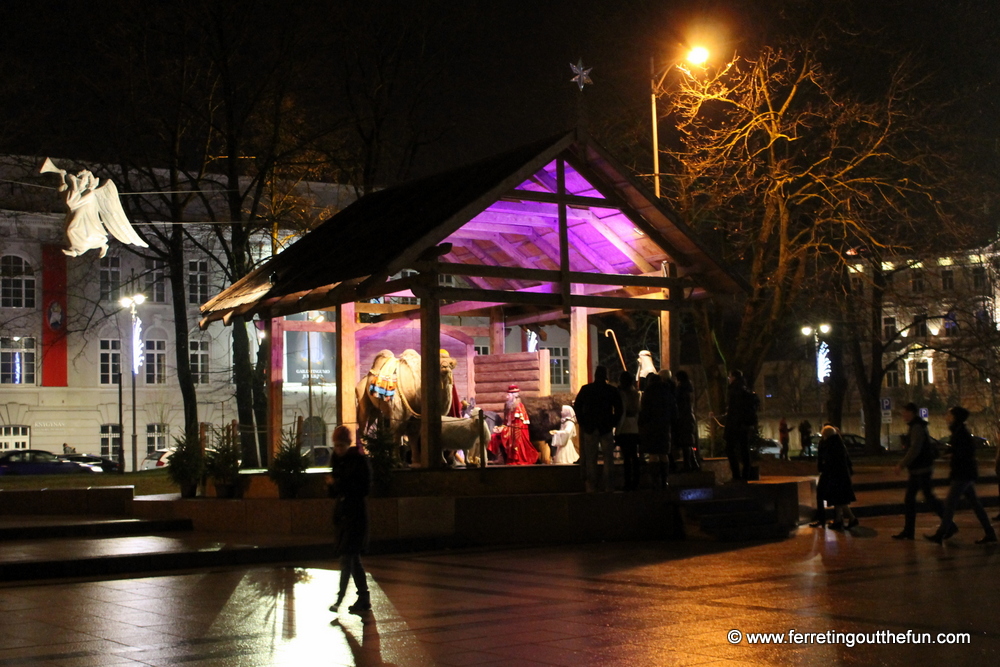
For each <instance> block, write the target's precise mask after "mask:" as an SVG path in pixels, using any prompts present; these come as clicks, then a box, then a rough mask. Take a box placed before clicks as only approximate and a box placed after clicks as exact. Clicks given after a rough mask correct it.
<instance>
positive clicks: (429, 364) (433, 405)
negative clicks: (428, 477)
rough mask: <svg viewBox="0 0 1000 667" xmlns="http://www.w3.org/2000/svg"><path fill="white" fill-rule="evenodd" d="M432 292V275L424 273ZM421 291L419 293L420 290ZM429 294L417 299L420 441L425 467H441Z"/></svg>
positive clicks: (437, 325)
mask: <svg viewBox="0 0 1000 667" xmlns="http://www.w3.org/2000/svg"><path fill="white" fill-rule="evenodd" d="M422 277H426V279H427V281H428V282H429V283H430V285H429V287H430V288H431V289H433V285H434V283H436V282H437V276H436V275H435V274H434V273H429V274H425V275H424V276H422ZM421 291H422V290H421ZM439 307H440V304H439V302H438V299H437V298H436V296H435V295H434V294H433V293H432V294H430V295H428V296H424V297H423V298H421V300H420V312H421V317H420V404H421V417H420V441H421V463H422V464H423V467H424V468H442V467H444V459H443V458H442V457H441V411H442V409H443V407H444V406H443V405H442V403H441V353H440V351H439V350H440V349H441V312H440V311H439V310H438V309H439Z"/></svg>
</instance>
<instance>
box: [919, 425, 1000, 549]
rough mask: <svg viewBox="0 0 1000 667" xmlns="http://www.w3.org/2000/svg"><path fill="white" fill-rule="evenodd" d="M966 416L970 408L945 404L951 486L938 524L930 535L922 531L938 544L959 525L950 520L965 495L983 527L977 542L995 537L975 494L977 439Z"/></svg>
mask: <svg viewBox="0 0 1000 667" xmlns="http://www.w3.org/2000/svg"><path fill="white" fill-rule="evenodd" d="M968 418H969V411H968V410H966V409H965V408H963V407H961V406H958V405H956V406H954V407H951V408H948V412H946V413H945V415H944V419H945V421H946V422H947V423H948V429H949V430H950V431H951V475H950V479H951V488H950V489H949V490H948V497H947V498H946V499H945V501H944V513H943V514H942V515H941V525H940V526H938V529H937V532H935V533H934V534H933V535H924V537H925V538H927V539H928V540H930V541H931V542H936V543H937V544H941V543H943V542H944V541H945V540H946V539H948V538H949V537H951V536H952V535H954V534H955V533H957V532H958V526H956V525H955V522H954V520H953V518H954V516H955V507H956V506H957V505H958V501H959V500H960V499H961V498H962V496H965V497H966V498H968V499H969V503H970V504H971V505H972V510H973V511H974V512H975V513H976V518H977V519H979V523H980V525H981V526H982V527H983V530H984V531H986V535H985V536H984V537H983V538H982V539H981V540H976V544H989V543H990V542H996V541H997V533H996V531H995V530H994V529H993V525H992V524H991V523H990V518H989V517H988V516H987V515H986V510H985V509H983V504H982V503H981V502H979V498H978V497H976V480H977V479H978V478H979V470H978V468H979V466H978V464H977V463H976V443H975V442H974V441H973V440H972V434H971V433H969V429H968V427H967V426H966V425H965V422H966V420H967V419H968Z"/></svg>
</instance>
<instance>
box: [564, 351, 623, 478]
mask: <svg viewBox="0 0 1000 667" xmlns="http://www.w3.org/2000/svg"><path fill="white" fill-rule="evenodd" d="M573 409H574V410H576V421H577V423H578V424H579V425H580V450H581V451H580V458H582V459H583V474H584V480H585V482H586V487H587V491H588V492H593V491H597V479H598V474H597V452H598V449H600V452H601V454H602V455H603V456H604V490H605V491H613V490H614V487H613V485H612V481H613V475H612V471H613V469H614V465H615V452H614V449H615V434H614V431H615V427H616V426H617V425H618V422H619V421H621V416H622V397H621V394H619V393H618V390H617V389H615V388H614V387H612V386H611V385H610V384H608V369H607V368H605V367H604V366H597V367H596V368H595V369H594V381H593V382H591V383H589V384H585V385H583V386H582V387H580V391H579V392H578V393H577V395H576V400H575V401H573Z"/></svg>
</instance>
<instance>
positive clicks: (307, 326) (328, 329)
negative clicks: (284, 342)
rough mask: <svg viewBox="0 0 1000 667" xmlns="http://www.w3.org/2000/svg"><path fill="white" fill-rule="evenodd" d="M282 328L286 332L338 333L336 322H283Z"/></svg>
mask: <svg viewBox="0 0 1000 667" xmlns="http://www.w3.org/2000/svg"><path fill="white" fill-rule="evenodd" d="M281 328H282V329H284V330H285V331H323V332H325V333H334V332H336V331H337V323H336V322H313V321H311V320H282V324H281Z"/></svg>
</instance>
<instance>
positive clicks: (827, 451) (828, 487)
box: [816, 424, 858, 530]
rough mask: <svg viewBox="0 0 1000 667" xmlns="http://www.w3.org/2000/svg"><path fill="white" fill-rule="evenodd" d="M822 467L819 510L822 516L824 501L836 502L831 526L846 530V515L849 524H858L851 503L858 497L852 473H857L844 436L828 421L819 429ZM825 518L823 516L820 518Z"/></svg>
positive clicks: (818, 495) (851, 525)
mask: <svg viewBox="0 0 1000 667" xmlns="http://www.w3.org/2000/svg"><path fill="white" fill-rule="evenodd" d="M816 459H817V466H818V468H819V483H818V484H817V485H816V497H817V499H820V500H818V502H817V510H816V511H817V514H818V515H819V516H822V515H821V514H820V513H823V510H822V509H821V508H822V504H823V503H827V504H830V505H833V521H831V522H830V525H829V528H831V529H833V530H844V528H845V526H844V519H845V518H846V519H847V520H848V524H847V526H846V527H847V528H848V529H851V528H854V527H856V526H857V525H858V519H857V517H855V516H854V512H852V511H851V503H853V502H854V501H855V500H857V498H856V497H855V495H854V485H853V484H852V483H851V476H852V475H853V474H854V470H853V467H852V466H851V457H850V455H849V454H848V453H847V446H846V445H844V439H843V438H841V437H840V431H838V430H837V428H836V427H835V426H832V425H830V424H827V425H826V426H824V427H823V430H822V431H821V432H820V440H819V451H818V452H817V454H816ZM820 520H822V518H821V519H820Z"/></svg>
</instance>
